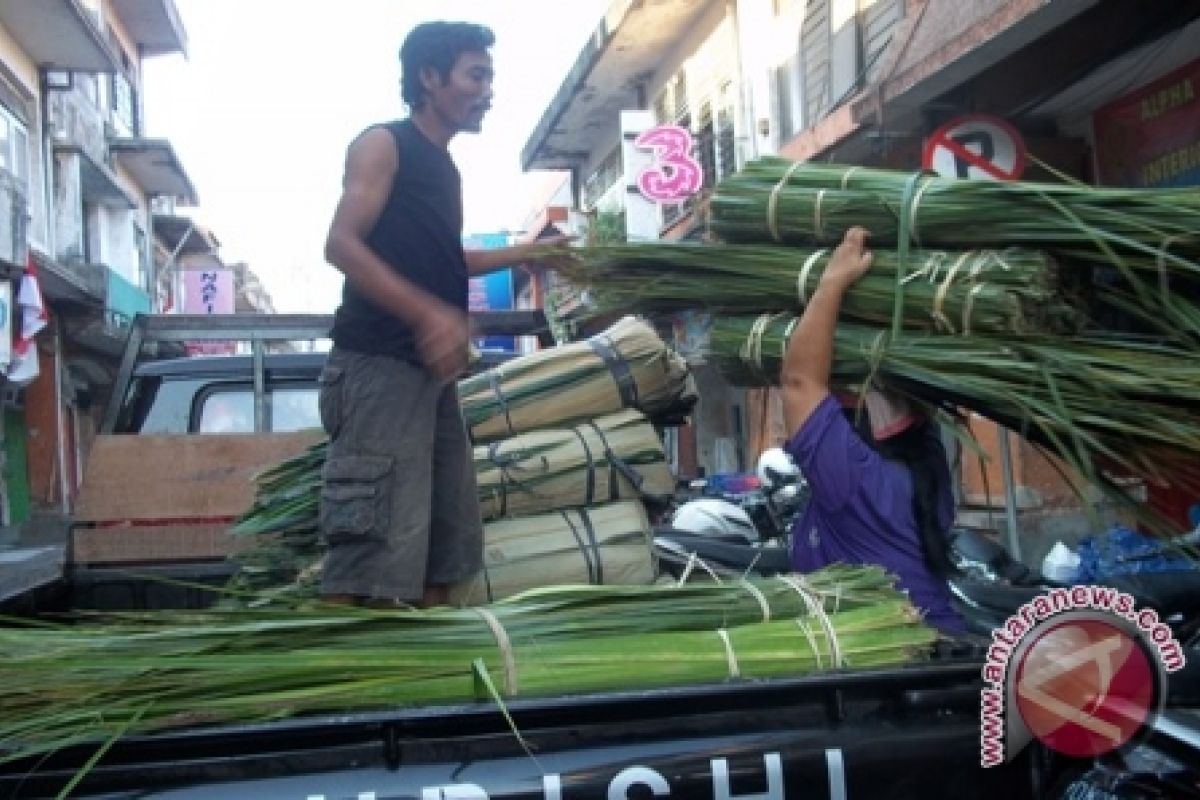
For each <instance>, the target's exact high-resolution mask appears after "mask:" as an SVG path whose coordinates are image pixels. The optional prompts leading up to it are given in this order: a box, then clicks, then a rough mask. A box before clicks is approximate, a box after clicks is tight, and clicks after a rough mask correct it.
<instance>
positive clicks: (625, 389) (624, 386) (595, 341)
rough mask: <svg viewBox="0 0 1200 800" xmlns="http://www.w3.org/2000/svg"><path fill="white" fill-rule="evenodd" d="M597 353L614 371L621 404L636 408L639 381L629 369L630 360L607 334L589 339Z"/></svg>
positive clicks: (609, 368)
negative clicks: (627, 359)
mask: <svg viewBox="0 0 1200 800" xmlns="http://www.w3.org/2000/svg"><path fill="white" fill-rule="evenodd" d="M587 341H588V344H589V345H590V346H591V348H592V350H593V351H594V352H595V353H596V355H598V356H600V358H602V359H603V360H604V365H605V366H606V367H608V371H609V372H611V373H612V376H613V380H615V381H616V382H617V392H618V393H619V394H620V395H621V405H622V406H624V407H625V408H636V407H637V404H638V392H637V381H635V380H634V379H633V373H632V372H630V370H629V362H628V361H626V360H625V357H624V356H622V355H621V354H620V353H619V352H618V351H617V347H616V345H615V344H613V340H612V339H611V338H609V336H608V335H607V334H603V333H602V334H599V335H597V336H593V337H591V338H590V339H588V340H587Z"/></svg>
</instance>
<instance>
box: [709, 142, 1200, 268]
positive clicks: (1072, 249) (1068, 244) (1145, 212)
mask: <svg viewBox="0 0 1200 800" xmlns="http://www.w3.org/2000/svg"><path fill="white" fill-rule="evenodd" d="M712 214H713V229H714V231H715V232H716V233H717V234H718V235H719V236H721V238H723V239H725V240H726V241H730V242H764V241H781V242H790V243H795V244H809V243H813V242H817V243H835V242H837V241H839V240H840V239H841V236H842V233H843V232H844V231H845V230H846V229H847V228H848V227H850V226H851V225H862V226H864V227H866V228H867V229H868V230H870V231H871V233H872V236H873V241H875V242H880V243H883V242H896V241H897V240H898V239H899V238H901V234H906V237H905V238H907V239H908V241H910V242H911V243H912V245H913V246H914V247H958V248H963V247H967V248H970V247H1005V246H1016V247H1038V248H1043V249H1048V250H1052V251H1059V250H1062V251H1064V252H1068V253H1072V254H1075V255H1081V256H1086V257H1087V258H1089V259H1091V260H1093V261H1097V262H1108V263H1112V264H1113V265H1114V266H1116V265H1118V264H1119V263H1121V262H1123V260H1124V259H1126V258H1128V259H1130V261H1129V263H1133V264H1142V265H1151V266H1156V265H1158V264H1166V265H1167V266H1168V267H1169V268H1171V269H1180V270H1184V271H1186V272H1191V273H1193V274H1200V261H1198V260H1197V259H1200V193H1198V192H1196V191H1195V190H1194V189H1186V188H1180V189H1111V188H1099V187H1094V186H1084V185H1079V184H1070V183H1031V182H1021V181H980V180H962V179H958V178H942V177H939V176H937V175H931V174H913V173H910V172H898V171H894V170H886V169H875V168H869V167H855V166H839V165H834V164H817V163H811V162H809V163H798V162H791V161H787V160H784V159H780V158H763V159H759V160H756V161H753V162H751V163H749V164H747V165H746V167H745V168H744V169H742V170H741V171H740V172H738V173H737V174H736V175H732V176H730V177H728V178H726V179H725V180H724V181H722V182H721V184H720V185H719V186H718V187H717V193H716V196H715V197H714V198H713V202H712ZM1156 268H1157V267H1156Z"/></svg>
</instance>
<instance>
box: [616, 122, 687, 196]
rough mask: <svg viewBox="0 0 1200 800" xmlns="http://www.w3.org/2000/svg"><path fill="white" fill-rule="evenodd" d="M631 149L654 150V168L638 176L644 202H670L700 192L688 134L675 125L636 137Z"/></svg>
mask: <svg viewBox="0 0 1200 800" xmlns="http://www.w3.org/2000/svg"><path fill="white" fill-rule="evenodd" d="M633 144H634V146H635V147H638V148H640V149H643V150H653V151H654V161H655V163H654V166H652V167H647V168H646V169H644V170H642V172H641V174H639V175H638V179H637V183H638V189H639V190H640V191H641V193H642V195H643V196H644V197H646V199H648V200H653V201H654V202H656V203H674V202H677V201H679V200H682V199H684V198H685V197H688V196H689V195H693V194H695V193H696V192H698V191H700V187H701V186H703V185H704V171H703V169H701V167H700V164H699V163H698V162H697V161H696V159H694V158H692V134H691V133H689V132H688V130H687V129H686V128H681V127H679V126H678V125H660V126H659V127H657V128H651V129H650V130H648V131H645V132H643V133H642V134H641V135H640V136H638V138H637V140H636V141H635V142H634V143H633Z"/></svg>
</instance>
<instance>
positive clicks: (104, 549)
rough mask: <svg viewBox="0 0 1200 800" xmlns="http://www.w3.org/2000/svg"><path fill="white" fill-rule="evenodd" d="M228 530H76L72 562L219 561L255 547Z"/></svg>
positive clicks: (147, 527) (217, 526)
mask: <svg viewBox="0 0 1200 800" xmlns="http://www.w3.org/2000/svg"><path fill="white" fill-rule="evenodd" d="M228 527H229V526H228V525H226V524H219V523H210V524H207V525H192V524H186V523H181V524H177V525H145V526H134V527H130V526H112V527H103V528H75V529H74V530H73V531H72V532H71V547H70V549H69V553H68V560H69V562H70V563H71V564H74V565H76V566H82V565H93V566H94V565H100V564H103V565H108V566H113V565H117V564H124V565H136V564H155V563H162V562H167V561H169V562H179V561H212V560H219V559H223V558H225V557H226V556H228V555H230V554H231V553H235V552H237V551H238V550H240V549H242V548H244V547H246V546H248V545H250V544H252V543H253V539H252V537H249V536H231V535H230V534H229V533H227V532H226V531H227V529H228Z"/></svg>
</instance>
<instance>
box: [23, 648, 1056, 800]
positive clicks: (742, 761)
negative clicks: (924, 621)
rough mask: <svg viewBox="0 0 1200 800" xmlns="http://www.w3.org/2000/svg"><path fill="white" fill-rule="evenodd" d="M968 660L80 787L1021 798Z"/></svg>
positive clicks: (197, 765)
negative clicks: (985, 740) (987, 744)
mask: <svg viewBox="0 0 1200 800" xmlns="http://www.w3.org/2000/svg"><path fill="white" fill-rule="evenodd" d="M978 675H979V664H978V663H977V662H975V661H973V660H961V659H953V660H949V661H946V662H944V663H930V664H923V665H917V666H909V667H903V668H895V669H875V670H869V671H860V672H853V671H847V672H842V673H838V674H821V675H813V676H808V677H803V678H795V679H788V680H771V681H764V682H757V683H751V682H747V683H744V684H714V685H706V686H696V687H688V688H676V689H662V690H654V691H644V692H628V693H605V694H597V695H575V696H570V697H561V698H548V699H529V700H516V701H513V702H512V703H511V704H510V711H511V714H512V717H513V720H514V721H515V723H516V725H517V727H518V729H519V730H520V731H521V733H522V736H523V737H524V739H525V741H526V742H527V743H528V745H529V747H530V748H531V753H532V755H530V754H528V753H526V752H525V750H524V749H523V748H522V745H521V743H520V742H519V741H518V739H517V737H515V736H514V735H513V732H512V730H511V729H510V728H509V726H508V723H507V722H506V721H505V719H504V717H503V715H502V714H501V713H499V711H498V710H497V708H496V707H495V706H494V705H493V704H490V703H481V704H471V705H461V706H438V707H424V708H413V709H398V710H394V711H387V712H376V713H361V714H352V715H341V716H318V717H308V718H302V719H291V720H285V721H280V722H276V723H270V724H258V725H247V726H220V727H208V728H195V729H190V730H180V731H172V732H163V733H159V734H156V735H149V736H139V737H136V738H129V739H127V740H123V741H122V742H120V743H118V744H117V745H115V746H114V747H113V748H112V749H111V750H110V751H109V752H108V753H106V754H105V756H104V758H103V759H102V760H101V762H100V763H99V764H98V765H97V766H96V767H94V768H93V769H92V770H91V771H90V772H89V773H88V775H87V777H86V778H85V779H84V780H83V781H82V783H81V784H80V785H79V786H78V787H77V788H76V790H75V792H74V793H73V794H72V796H73V797H89V798H99V797H104V798H134V797H137V798H150V797H154V798H160V797H161V798H243V797H244V798H263V799H264V800H265V799H266V798H281V799H282V798H303V799H306V800H316V799H317V798H322V799H324V800H335V798H336V799H337V800H343V799H344V798H345V799H349V800H364V799H365V798H374V799H375V800H383V798H420V799H421V800H426V799H427V798H428V799H429V800H433V799H434V798H438V800H441V798H446V799H447V800H449V799H450V798H464V799H465V798H469V799H471V800H475V799H477V798H491V799H495V798H539V800H543V799H545V800H548V799H550V798H554V799H555V800H571V799H572V798H580V799H581V800H582V799H583V798H625V797H629V798H637V797H667V796H670V797H686V798H714V799H715V798H725V799H730V800H731V799H732V798H741V797H746V798H787V797H804V798H830V800H835V799H838V800H840V798H875V797H878V798H885V797H886V798H922V799H924V798H941V797H945V798H951V797H954V798H958V797H967V796H972V797H983V798H992V797H994V798H1020V797H1033V796H1038V795H1039V794H1040V790H1041V788H1042V787H1040V786H1039V785H1038V784H1039V781H1042V780H1044V778H1045V776H1046V775H1048V774H1049V772H1048V769H1047V767H1048V761H1047V760H1048V759H1049V756H1048V755H1047V754H1046V753H1045V752H1044V751H1042V750H1040V749H1036V748H1033V749H1030V750H1027V751H1026V752H1025V753H1024V754H1023V755H1022V756H1021V757H1020V758H1018V759H1017V760H1016V761H1015V762H1013V763H1011V764H1008V765H1005V766H1003V767H1000V768H994V769H989V770H983V769H982V768H981V767H980V766H979V721H978V720H979V712H978V707H979V706H978V703H979V694H978V685H977V684H976V681H977V679H978ZM94 751H95V748H94V747H80V748H74V749H72V750H68V751H63V752H60V753H58V754H56V755H54V756H52V757H50V758H46V759H41V760H38V761H37V762H36V763H12V764H7V765H4V766H3V767H0V797H43V796H53V795H54V793H55V792H57V791H58V790H59V789H61V788H62V786H63V785H65V783H66V782H67V781H69V780H70V779H71V777H72V776H73V775H74V774H75V773H76V771H78V770H79V768H80V767H81V766H82V765H83V764H84V763H86V761H87V759H88V758H89V757H90V756H91V755H92V754H93V753H94Z"/></svg>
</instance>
